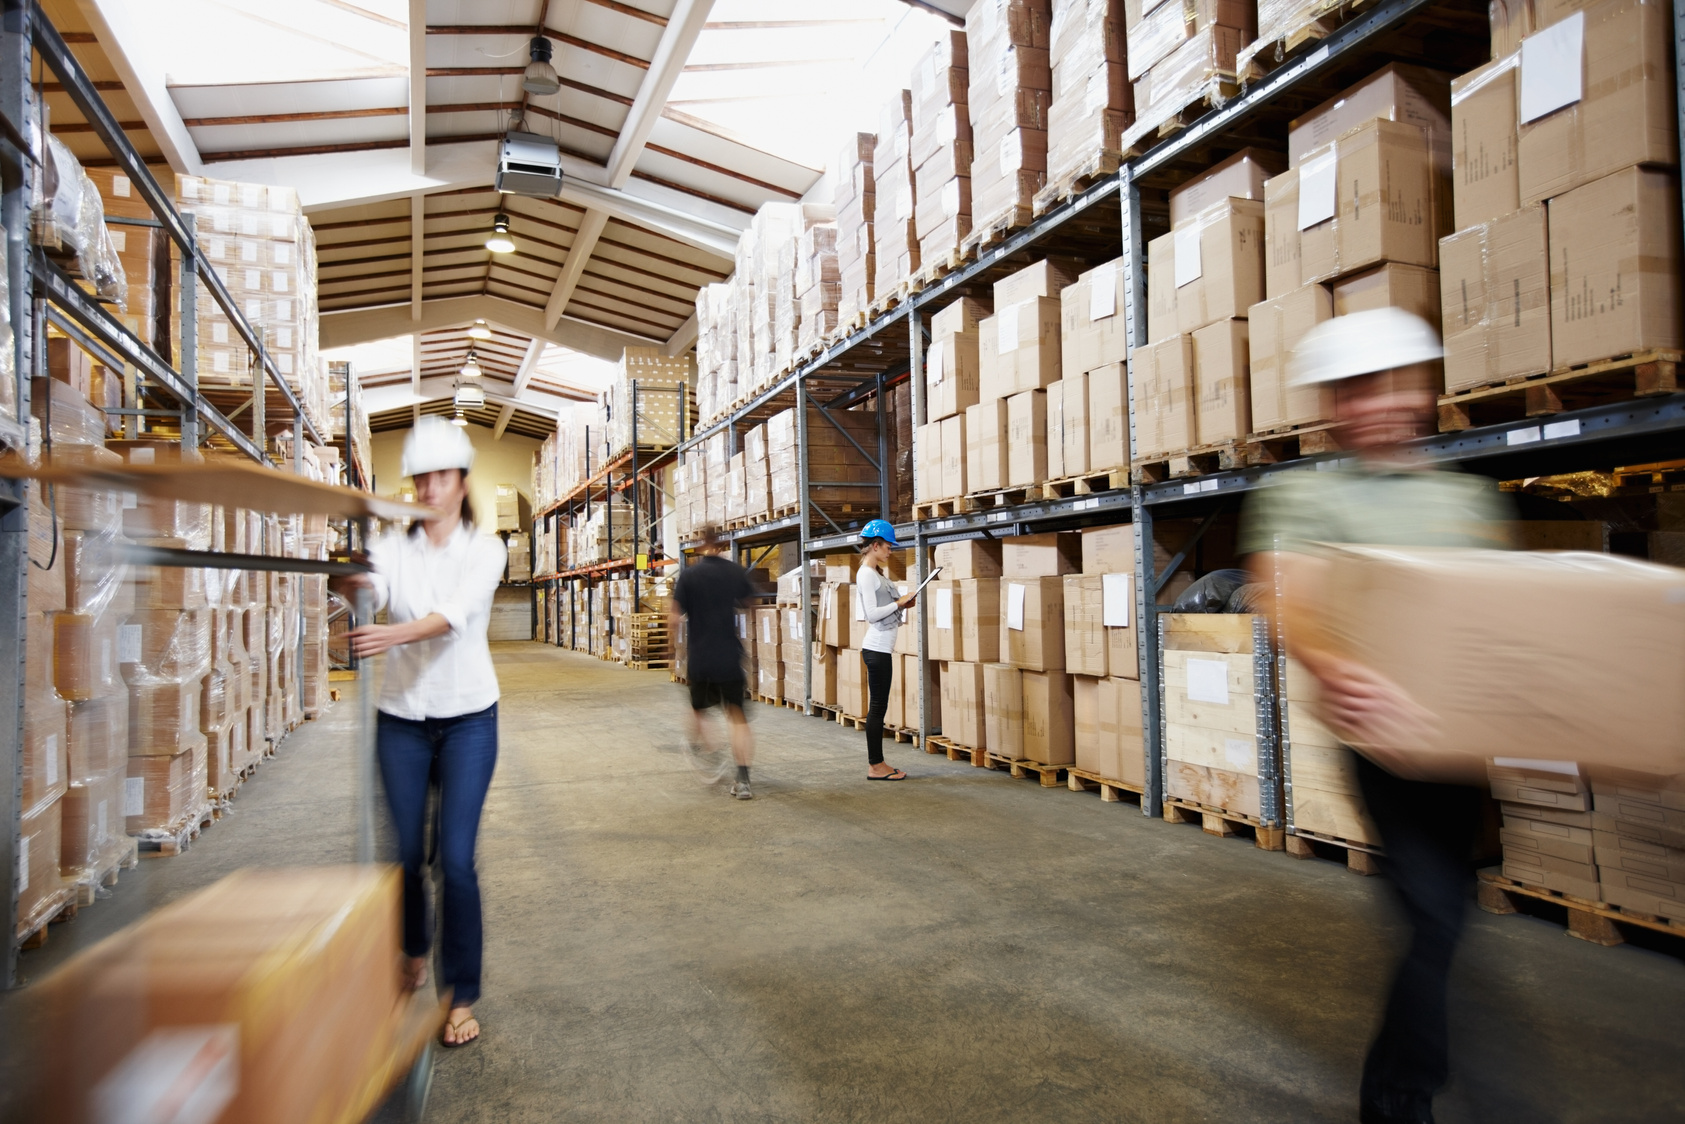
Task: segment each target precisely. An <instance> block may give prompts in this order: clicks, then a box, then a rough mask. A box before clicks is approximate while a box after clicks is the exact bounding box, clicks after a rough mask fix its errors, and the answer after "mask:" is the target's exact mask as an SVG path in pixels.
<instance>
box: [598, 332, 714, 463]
mask: <svg viewBox="0 0 1685 1124" xmlns="http://www.w3.org/2000/svg"><path fill="white" fill-rule="evenodd" d="M694 374H695V368H694V366H693V364H692V363H691V359H690V356H689V355H677V356H674V355H666V354H664V353H663V352H662V351H661V349H660V348H656V347H628V348H626V349H625V350H624V351H623V353H622V354H621V357H620V365H619V367H618V368H617V369H616V371H615V378H614V382H613V383H612V384H611V386H610V388H609V395H608V458H609V459H610V460H613V459H614V458H615V457H618V456H619V455H620V454H622V453H624V452H625V451H626V450H628V449H630V448H631V447H632V439H633V435H634V431H636V436H637V442H638V447H639V448H648V449H669V448H672V447H673V446H674V445H677V444H678V443H679V442H680V441H682V440H683V439H684V438H685V437H687V436H688V435H689V418H690V414H691V408H690V386H691V380H692V378H693V377H694ZM634 385H635V386H636V388H637V395H636V418H634V416H633V414H634V398H633V387H634Z"/></svg>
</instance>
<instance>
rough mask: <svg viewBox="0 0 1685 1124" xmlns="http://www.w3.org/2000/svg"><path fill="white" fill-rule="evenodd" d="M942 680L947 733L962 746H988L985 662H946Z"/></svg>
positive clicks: (943, 731) (945, 734)
mask: <svg viewBox="0 0 1685 1124" xmlns="http://www.w3.org/2000/svg"><path fill="white" fill-rule="evenodd" d="M941 679H942V734H943V736H944V737H946V738H948V739H949V740H950V741H953V742H956V743H958V744H959V745H964V746H970V747H972V748H974V749H986V748H987V747H988V744H989V739H988V733H987V730H986V728H985V721H984V705H983V698H984V690H983V665H982V664H980V663H965V662H962V661H957V660H956V661H954V662H953V663H947V664H943V665H942V667H941Z"/></svg>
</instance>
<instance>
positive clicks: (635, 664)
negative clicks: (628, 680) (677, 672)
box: [626, 656, 673, 671]
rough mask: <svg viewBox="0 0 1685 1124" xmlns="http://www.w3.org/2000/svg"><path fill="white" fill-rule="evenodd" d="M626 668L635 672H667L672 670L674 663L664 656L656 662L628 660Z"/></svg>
mask: <svg viewBox="0 0 1685 1124" xmlns="http://www.w3.org/2000/svg"><path fill="white" fill-rule="evenodd" d="M626 666H627V667H629V668H631V669H632V670H633V671H667V670H669V669H671V668H672V666H673V661H672V660H670V659H668V658H667V657H665V656H663V657H662V658H660V659H655V660H627V661H626Z"/></svg>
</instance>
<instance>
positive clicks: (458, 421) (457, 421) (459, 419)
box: [451, 408, 468, 429]
mask: <svg viewBox="0 0 1685 1124" xmlns="http://www.w3.org/2000/svg"><path fill="white" fill-rule="evenodd" d="M451 424H452V425H460V426H462V427H463V428H464V429H467V428H468V419H467V418H465V417H463V416H462V410H461V409H460V408H459V409H458V410H457V411H456V417H454V418H452V419H451Z"/></svg>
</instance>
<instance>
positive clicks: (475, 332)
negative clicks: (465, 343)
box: [468, 320, 491, 340]
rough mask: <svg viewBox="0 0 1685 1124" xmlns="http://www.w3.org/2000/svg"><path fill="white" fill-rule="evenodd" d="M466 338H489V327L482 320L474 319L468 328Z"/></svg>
mask: <svg viewBox="0 0 1685 1124" xmlns="http://www.w3.org/2000/svg"><path fill="white" fill-rule="evenodd" d="M468 338H469V339H471V340H489V339H491V328H490V327H489V326H487V324H486V322H485V321H484V320H476V321H474V323H473V325H472V326H471V327H469V329H468Z"/></svg>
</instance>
